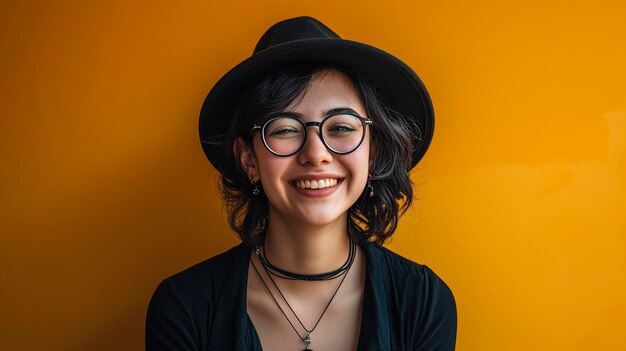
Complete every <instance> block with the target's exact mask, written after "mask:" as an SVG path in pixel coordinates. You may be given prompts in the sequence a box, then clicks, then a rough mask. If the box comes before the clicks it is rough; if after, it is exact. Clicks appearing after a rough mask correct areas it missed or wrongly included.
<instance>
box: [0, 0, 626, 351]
mask: <svg viewBox="0 0 626 351" xmlns="http://www.w3.org/2000/svg"><path fill="white" fill-rule="evenodd" d="M304 14H307V15H312V16H315V17H317V18H319V19H321V20H322V21H323V22H325V23H326V24H328V25H329V26H330V27H331V28H333V29H334V30H335V31H336V32H338V33H339V34H340V35H342V36H343V37H345V38H349V39H353V40H357V41H363V42H367V43H369V44H372V45H375V46H378V47H380V48H383V49H385V50H387V51H389V52H391V53H394V54H395V55H397V56H398V57H400V58H401V59H403V60H404V61H405V62H407V63H408V64H409V65H411V66H412V67H413V68H414V69H415V70H416V71H417V72H418V74H419V75H420V76H421V77H422V79H423V80H424V82H425V84H426V85H427V87H428V89H429V91H430V93H431V95H432V98H433V101H434V104H435V108H436V118H437V123H436V131H435V138H434V140H433V143H432V146H431V148H430V150H429V152H428V153H427V155H426V158H425V159H424V161H423V162H422V163H421V164H420V166H419V167H418V168H417V169H416V170H415V171H414V172H413V179H414V181H415V183H416V184H417V188H418V191H417V193H418V200H417V201H416V206H415V208H414V209H413V210H412V211H411V212H410V213H408V214H407V215H406V216H405V217H404V219H403V221H402V222H401V226H400V229H399V230H398V232H397V234H396V235H395V237H394V239H393V241H392V243H391V244H390V245H389V247H391V248H392V249H394V250H396V251H398V252H399V253H401V254H404V255H406V256H408V257H410V258H412V259H414V260H416V261H418V262H422V263H425V264H428V265H429V266H431V267H432V268H433V269H434V270H435V271H436V272H437V273H438V274H439V275H440V276H442V277H443V278H444V279H445V281H446V282H447V283H448V284H449V285H450V287H451V288H452V290H453V291H454V293H455V295H456V299H457V304H458V313H459V333H458V349H459V350H617V349H622V348H623V345H624V337H625V335H626V302H625V301H626V300H625V298H624V297H625V296H626V278H625V277H626V219H625V217H626V211H625V209H626V189H625V180H626V64H625V63H626V39H625V38H626V6H625V5H623V2H622V1H602V0H601V1H579V0H574V1H566V0H560V1H539V0H528V1H458V0H442V1H394V2H390V3H383V2H382V1H345V2H337V1H322V0H320V1H304V2H303V1H292V0H289V1H238V2H235V3H232V4H230V5H226V2H217V1H206V0H205V1H183V2H178V3H176V5H174V2H169V1H70V0H66V1H32V0H31V1H3V2H2V5H0V29H1V30H0V45H1V47H0V51H1V54H0V75H1V85H0V116H1V120H0V123H1V124H0V161H1V162H0V164H1V167H2V168H1V172H0V187H1V188H0V191H1V193H0V196H1V202H0V231H1V233H2V236H1V241H0V279H1V281H0V283H1V292H0V303H1V304H0V316H1V317H0V326H1V331H0V332H1V333H0V349H2V350H40V349H41V350H43V349H45V350H140V349H142V348H143V329H144V318H145V311H146V306H147V303H148V300H149V298H150V296H151V293H152V291H153V290H154V288H155V286H156V285H157V284H158V282H159V281H160V280H161V279H163V278H165V277H166V276H168V275H170V274H173V273H175V272H177V271H179V270H181V269H183V268H185V267H187V266H189V265H191V264H193V263H196V262H198V261H200V260H203V259H205V258H207V257H209V256H212V255H214V254H216V253H218V252H220V251H223V250H224V249H226V248H228V247H230V246H232V245H234V244H236V243H237V239H236V238H235V236H234V235H233V234H231V233H230V232H229V231H228V228H227V225H226V222H225V220H224V211H223V208H222V205H221V203H220V201H219V198H218V197H217V195H216V181H215V172H214V170H213V169H212V168H211V167H210V165H209V163H208V162H207V161H206V160H205V158H204V155H203V154H202V151H201V148H200V144H199V141H198V137H197V116H198V112H199V109H200V106H201V103H202V101H203V99H204V97H205V95H206V93H207V92H208V90H209V89H210V87H211V86H212V84H214V83H215V82H216V81H217V79H219V77H220V76H221V75H222V74H224V73H225V72H226V71H227V70H228V69H230V68H231V67H232V66H234V65H235V64H236V63H238V62H239V61H241V60H243V59H244V58H246V57H247V56H249V54H250V53H251V51H252V48H253V47H254V44H255V43H256V40H257V39H258V37H259V36H260V35H261V34H262V33H263V31H264V30H265V29H266V28H267V27H268V26H269V25H270V24H273V23H274V22H276V21H278V20H280V19H284V18H287V17H293V16H297V15H304Z"/></svg>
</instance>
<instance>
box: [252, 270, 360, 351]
mask: <svg viewBox="0 0 626 351" xmlns="http://www.w3.org/2000/svg"><path fill="white" fill-rule="evenodd" d="M250 264H251V265H252V268H254V271H255V272H256V274H257V275H258V276H259V279H260V280H261V283H263V286H265V289H266V290H267V292H268V293H269V294H270V296H271V297H272V300H274V303H275V304H276V307H278V309H279V310H280V312H281V313H282V315H283V316H284V317H285V319H286V320H287V322H289V325H290V326H291V329H293V331H294V332H295V333H296V334H297V335H298V338H300V340H302V342H303V343H304V344H305V345H306V346H305V349H304V350H302V351H312V349H311V348H310V346H311V342H312V341H311V334H312V333H313V332H314V331H315V328H317V325H318V324H320V321H321V320H322V318H323V317H324V315H325V314H326V311H327V310H328V307H330V304H331V303H332V302H333V300H334V299H335V296H337V292H338V291H339V288H341V285H343V282H344V280H346V277H347V276H348V272H350V266H352V264H350V266H349V267H348V269H347V270H346V271H344V272H342V273H341V275H343V277H342V278H341V281H340V282H339V285H337V288H336V289H335V291H334V292H333V295H332V296H331V297H330V300H329V301H328V303H327V304H326V307H324V310H323V311H322V314H321V315H320V317H319V318H318V319H317V322H315V325H314V326H313V328H311V329H308V328H307V327H305V326H304V323H302V321H301V320H300V317H298V315H297V314H296V311H294V310H293V308H292V307H291V305H290V304H289V302H288V301H287V298H286V297H285V295H283V292H282V291H280V288H279V287H278V284H276V282H275V281H274V279H272V276H271V274H270V271H269V270H268V269H267V267H265V266H263V268H264V269H265V272H266V273H267V276H268V277H269V278H270V281H271V282H272V285H274V287H275V288H276V291H278V294H279V295H280V297H281V298H282V300H283V301H284V302H285V304H286V305H287V307H288V308H289V311H291V313H292V314H293V315H294V317H296V320H297V321H298V323H299V324H300V326H301V327H302V329H304V331H305V332H306V336H305V337H302V335H300V332H299V331H298V330H297V329H296V326H295V325H293V323H291V320H290V319H289V317H287V314H286V313H285V311H284V310H283V308H282V307H280V304H279V303H278V300H276V297H274V294H272V291H271V290H270V288H269V286H267V283H266V282H265V279H263V277H262V276H261V273H259V270H258V269H257V268H256V265H255V264H254V262H253V261H252V258H250Z"/></svg>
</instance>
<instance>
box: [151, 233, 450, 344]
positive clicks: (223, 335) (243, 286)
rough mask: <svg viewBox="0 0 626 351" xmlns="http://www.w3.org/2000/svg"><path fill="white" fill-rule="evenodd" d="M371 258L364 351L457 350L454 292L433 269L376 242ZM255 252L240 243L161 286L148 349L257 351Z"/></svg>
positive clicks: (154, 305)
mask: <svg viewBox="0 0 626 351" xmlns="http://www.w3.org/2000/svg"><path fill="white" fill-rule="evenodd" d="M364 249H365V250H364V251H365V253H366V262H367V263H366V274H365V291H364V296H363V312H362V320H361V332H360V336H359V343H358V350H393V351H400V350H420V351H426V350H454V344H455V340H456V306H455V303H454V297H453V296H452V292H451V291H450V289H449V288H448V286H446V284H445V283H444V282H443V281H442V280H441V279H439V277H437V275H435V273H433V271H431V270H430V269H429V268H428V267H426V266H423V265H420V264H417V263H414V262H412V261H409V260H408V259H405V258H403V257H401V256H399V255H397V254H395V253H393V252H391V251H389V250H388V249H386V248H383V247H379V246H376V245H367V246H365V247H364ZM251 250H252V249H251V248H250V247H248V246H246V245H244V244H240V245H238V246H236V247H234V248H232V249H230V250H229V251H227V252H225V253H222V254H220V255H218V256H215V257H213V258H211V259H208V260H206V261H204V262H201V263H199V264H197V265H195V266H193V267H190V268H188V269H186V270H184V271H182V272H180V273H178V274H175V275H173V276H171V277H169V278H167V279H165V280H163V282H161V284H160V285H159V286H158V287H157V289H156V291H155V292H154V295H153V296H152V300H151V301H150V305H149V306H148V315H147V323H146V350H147V351H155V350H176V351H186V350H203V351H204V350H220V351H223V350H242V351H243V350H246V351H249V350H255V351H260V350H262V348H261V343H260V341H259V337H258V336H257V334H256V331H255V329H254V325H253V324H252V322H251V320H250V318H249V317H248V313H247V310H246V290H247V281H248V264H249V262H250V254H251V252H252V251H251Z"/></svg>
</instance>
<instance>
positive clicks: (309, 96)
mask: <svg viewBox="0 0 626 351" xmlns="http://www.w3.org/2000/svg"><path fill="white" fill-rule="evenodd" d="M337 108H351V109H353V110H355V111H356V112H357V113H359V114H360V115H362V116H364V115H365V108H364V105H363V102H362V101H361V99H360V97H359V93H358V91H357V89H356V87H355V86H354V83H353V82H352V80H351V79H350V78H349V77H348V76H346V75H345V74H343V73H342V72H340V71H338V70H335V69H324V70H321V71H319V72H317V73H315V74H314V75H313V77H312V78H311V82H310V84H309V86H308V87H307V89H305V90H304V92H303V93H302V94H301V96H299V97H297V98H296V99H295V100H294V101H293V102H292V103H291V104H290V105H289V106H288V107H287V108H286V109H285V110H286V111H289V112H296V113H298V114H301V115H303V116H309V117H314V118H321V117H323V116H324V115H325V114H326V113H327V112H328V111H329V110H332V109H337Z"/></svg>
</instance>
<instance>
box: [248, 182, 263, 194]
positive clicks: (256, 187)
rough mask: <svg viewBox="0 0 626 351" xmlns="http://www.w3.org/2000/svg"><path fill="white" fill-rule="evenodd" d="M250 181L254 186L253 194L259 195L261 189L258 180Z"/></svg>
mask: <svg viewBox="0 0 626 351" xmlns="http://www.w3.org/2000/svg"><path fill="white" fill-rule="evenodd" d="M250 183H251V184H252V186H254V189H252V195H254V196H256V195H259V194H260V193H261V190H259V187H258V186H257V185H256V180H251V181H250Z"/></svg>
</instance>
